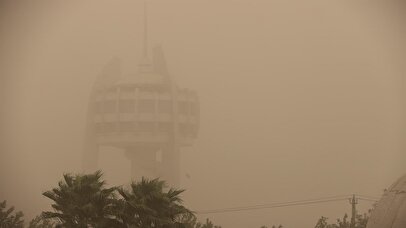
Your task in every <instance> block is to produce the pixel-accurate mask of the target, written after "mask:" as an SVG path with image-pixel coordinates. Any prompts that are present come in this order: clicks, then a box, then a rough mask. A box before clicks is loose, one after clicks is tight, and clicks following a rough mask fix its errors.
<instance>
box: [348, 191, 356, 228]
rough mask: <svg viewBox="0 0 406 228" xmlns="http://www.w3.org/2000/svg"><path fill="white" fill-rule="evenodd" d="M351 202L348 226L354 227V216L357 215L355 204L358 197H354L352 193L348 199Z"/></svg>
mask: <svg viewBox="0 0 406 228" xmlns="http://www.w3.org/2000/svg"><path fill="white" fill-rule="evenodd" d="M349 201H350V204H351V223H350V228H355V218H356V217H357V204H358V199H357V198H355V195H352V198H350V199H349Z"/></svg>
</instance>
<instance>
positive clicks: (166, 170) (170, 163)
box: [160, 145, 180, 188]
mask: <svg viewBox="0 0 406 228" xmlns="http://www.w3.org/2000/svg"><path fill="white" fill-rule="evenodd" d="M160 171H161V173H160V176H161V179H162V180H164V181H166V183H167V184H168V185H169V186H170V187H174V188H179V187H180V151H179V147H177V146H176V145H169V146H168V147H166V148H163V149H162V163H161V170H160Z"/></svg>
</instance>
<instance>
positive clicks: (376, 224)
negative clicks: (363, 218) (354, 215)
mask: <svg viewBox="0 0 406 228" xmlns="http://www.w3.org/2000/svg"><path fill="white" fill-rule="evenodd" d="M405 227H406V175H405V176H403V177H402V178H400V179H399V180H397V181H396V182H395V183H394V184H393V185H392V186H391V187H390V188H389V189H388V190H386V191H385V193H384V195H383V196H382V198H381V200H379V202H378V203H377V205H376V208H375V209H374V211H373V212H372V215H371V217H370V219H369V221H368V225H367V228H405Z"/></svg>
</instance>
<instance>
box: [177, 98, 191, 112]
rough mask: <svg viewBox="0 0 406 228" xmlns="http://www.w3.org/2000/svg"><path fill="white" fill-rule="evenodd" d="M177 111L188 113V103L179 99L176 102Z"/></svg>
mask: <svg viewBox="0 0 406 228" xmlns="http://www.w3.org/2000/svg"><path fill="white" fill-rule="evenodd" d="M178 113H179V114H182V115H188V114H189V104H188V102H187V101H179V103H178Z"/></svg>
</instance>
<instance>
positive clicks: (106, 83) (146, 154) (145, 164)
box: [84, 14, 199, 186]
mask: <svg viewBox="0 0 406 228" xmlns="http://www.w3.org/2000/svg"><path fill="white" fill-rule="evenodd" d="M145 15H146V14H145ZM144 28H145V31H144V34H145V37H144V54H143V57H142V60H141V61H140V63H139V64H138V72H137V73H136V74H133V75H126V76H123V75H122V74H121V70H120V63H119V61H118V60H113V61H112V62H111V63H110V64H108V65H107V66H106V67H105V69H104V70H103V72H102V74H101V75H100V76H99V77H98V79H97V81H96V82H95V85H94V88H93V89H92V92H91V96H90V101H89V112H88V120H87V134H86V144H85V151H84V168H85V170H87V171H91V170H95V169H97V157H98V151H99V148H100V147H101V146H112V147H116V148H122V149H124V150H125V154H126V156H127V157H128V159H130V161H131V176H132V178H133V179H139V178H140V177H142V176H145V177H149V178H153V177H161V178H162V179H164V180H166V181H167V182H168V183H169V184H171V185H172V186H176V185H178V184H179V175H180V174H179V168H180V164H179V162H180V161H179V160H180V154H179V153H180V151H179V150H180V148H181V147H183V146H190V145H192V142H193V139H195V138H196V136H197V132H198V128H199V101H198V97H197V94H196V93H195V92H194V91H192V90H189V89H181V88H179V87H178V86H177V85H176V83H175V82H174V81H173V80H172V78H171V77H170V75H169V73H168V71H167V67H166V62H165V58H164V54H163V51H162V48H160V47H156V48H154V49H153V54H152V60H151V59H150V58H149V56H148V51H147V37H146V35H147V29H146V28H147V26H146V17H145V26H144Z"/></svg>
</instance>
